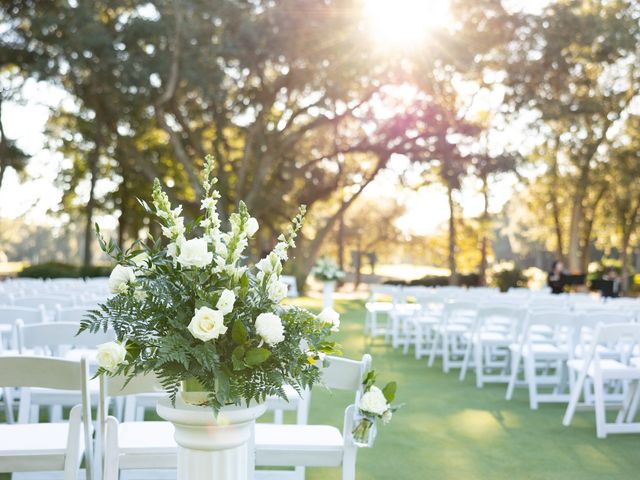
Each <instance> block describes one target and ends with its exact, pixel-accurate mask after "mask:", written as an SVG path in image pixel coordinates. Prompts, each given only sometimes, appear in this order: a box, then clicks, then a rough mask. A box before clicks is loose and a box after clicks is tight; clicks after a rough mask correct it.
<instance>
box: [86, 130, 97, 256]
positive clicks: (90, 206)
mask: <svg viewBox="0 0 640 480" xmlns="http://www.w3.org/2000/svg"><path fill="white" fill-rule="evenodd" d="M99 158H100V143H99V142H97V141H96V148H95V150H94V152H93V154H92V155H89V157H88V161H89V182H90V188H89V201H88V202H87V210H86V215H87V224H86V226H85V230H84V260H83V262H82V263H83V265H84V266H85V267H88V266H90V265H91V264H92V263H93V250H92V248H91V246H92V244H93V210H94V208H95V188H96V181H97V180H98V159H99Z"/></svg>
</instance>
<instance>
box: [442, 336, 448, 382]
mask: <svg viewBox="0 0 640 480" xmlns="http://www.w3.org/2000/svg"><path fill="white" fill-rule="evenodd" d="M442 371H443V372H444V373H449V335H448V334H447V332H446V331H445V332H444V333H443V334H442Z"/></svg>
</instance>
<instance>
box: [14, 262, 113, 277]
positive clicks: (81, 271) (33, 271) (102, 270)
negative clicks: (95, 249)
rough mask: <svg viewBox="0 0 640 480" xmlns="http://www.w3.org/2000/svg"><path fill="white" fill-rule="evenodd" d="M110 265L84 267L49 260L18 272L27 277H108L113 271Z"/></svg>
mask: <svg viewBox="0 0 640 480" xmlns="http://www.w3.org/2000/svg"><path fill="white" fill-rule="evenodd" d="M111 269H112V267H110V266H91V267H82V266H78V265H70V264H67V263H59V262H47V263H41V264H38V265H30V266H28V267H25V268H24V269H23V270H22V271H21V272H18V277H25V278H79V277H80V278H91V277H108V276H109V273H111Z"/></svg>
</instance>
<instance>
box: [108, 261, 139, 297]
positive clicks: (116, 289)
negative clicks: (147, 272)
mask: <svg viewBox="0 0 640 480" xmlns="http://www.w3.org/2000/svg"><path fill="white" fill-rule="evenodd" d="M135 280H136V275H135V273H133V268H131V267H125V266H122V265H116V266H115V268H114V269H113V271H112V272H111V275H109V288H110V289H111V292H112V293H126V292H127V288H128V285H129V283H130V282H135Z"/></svg>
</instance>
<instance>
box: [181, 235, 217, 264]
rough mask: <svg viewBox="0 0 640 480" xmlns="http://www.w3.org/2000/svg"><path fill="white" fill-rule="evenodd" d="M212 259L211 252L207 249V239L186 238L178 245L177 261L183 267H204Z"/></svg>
mask: <svg viewBox="0 0 640 480" xmlns="http://www.w3.org/2000/svg"><path fill="white" fill-rule="evenodd" d="M211 260H213V253H211V252H210V251H209V250H208V245H207V241H206V240H205V239H204V238H193V239H191V240H187V241H186V242H184V244H183V245H181V246H180V255H178V262H180V264H181V265H183V266H185V267H199V268H202V267H205V266H207V265H209V264H210V263H211Z"/></svg>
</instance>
